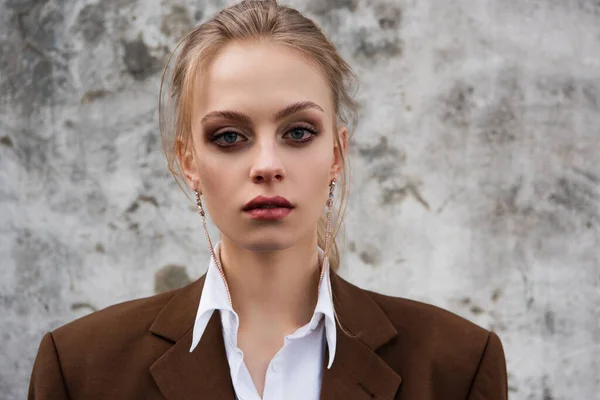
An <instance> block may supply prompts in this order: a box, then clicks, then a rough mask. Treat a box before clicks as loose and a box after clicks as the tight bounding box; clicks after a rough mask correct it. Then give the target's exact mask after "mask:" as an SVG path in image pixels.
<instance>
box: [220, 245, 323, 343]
mask: <svg viewBox="0 0 600 400" xmlns="http://www.w3.org/2000/svg"><path fill="white" fill-rule="evenodd" d="M220 258H221V264H222V266H223V270H224V272H225V276H226V279H227V284H228V285H229V290H230V293H231V300H232V303H233V308H234V310H235V311H236V313H237V314H238V316H239V318H240V326H242V325H244V326H246V327H252V326H254V325H255V324H257V325H262V326H271V327H272V328H274V329H276V330H279V331H285V332H288V333H291V332H293V331H294V330H296V329H297V328H299V327H300V326H303V325H305V324H306V323H308V322H309V321H310V319H311V317H312V314H313V312H314V308H315V306H316V304H317V296H318V284H319V278H320V272H321V269H320V263H319V255H318V251H317V238H316V234H315V235H314V237H310V238H308V239H307V240H303V241H300V242H299V243H297V244H295V245H294V246H292V247H290V248H287V249H283V250H273V251H260V252H259V251H253V250H248V249H244V248H241V247H239V246H238V245H236V244H235V243H234V242H232V241H231V240H230V239H228V238H226V237H225V236H223V237H222V239H221V246H220ZM265 324H266V325H265Z"/></svg>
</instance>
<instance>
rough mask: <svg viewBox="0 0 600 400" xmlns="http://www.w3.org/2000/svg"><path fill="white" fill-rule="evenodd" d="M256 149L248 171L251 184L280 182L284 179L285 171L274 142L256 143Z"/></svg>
mask: <svg viewBox="0 0 600 400" xmlns="http://www.w3.org/2000/svg"><path fill="white" fill-rule="evenodd" d="M256 149H257V151H256V155H255V157H254V159H253V163H252V168H251V169H250V178H251V179H252V182H254V183H261V182H265V183H269V182H273V181H281V180H282V179H283V178H284V177H285V169H284V166H283V160H282V159H281V155H280V154H279V152H278V149H277V144H276V143H275V141H269V142H265V141H263V143H257V146H256Z"/></svg>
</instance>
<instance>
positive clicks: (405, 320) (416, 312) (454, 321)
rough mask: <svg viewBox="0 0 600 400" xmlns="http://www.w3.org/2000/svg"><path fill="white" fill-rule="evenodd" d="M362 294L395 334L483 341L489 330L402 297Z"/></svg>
mask: <svg viewBox="0 0 600 400" xmlns="http://www.w3.org/2000/svg"><path fill="white" fill-rule="evenodd" d="M365 292H366V293H367V294H368V295H369V296H370V297H371V298H372V299H373V300H374V301H375V303H376V304H377V305H378V306H379V308H381V310H382V311H383V312H384V313H385V314H386V316H387V317H388V319H389V320H390V321H391V322H392V324H393V325H394V327H395V328H396V329H397V330H398V331H399V333H404V334H409V333H411V332H413V334H416V335H419V336H422V335H426V336H440V335H441V336H444V337H448V338H451V337H454V336H456V335H460V336H461V337H462V338H463V339H465V338H466V337H473V338H479V339H481V340H486V338H487V336H488V334H489V331H488V330H486V329H484V328H482V327H480V326H478V325H476V324H475V323H473V322H471V321H469V320H467V319H466V318H463V317H461V316H459V315H457V314H455V313H453V312H451V311H448V310H445V309H443V308H440V307H437V306H434V305H432V304H427V303H423V302H420V301H416V300H410V299H406V298H402V297H393V296H387V295H383V294H380V293H376V292H373V291H369V290H365Z"/></svg>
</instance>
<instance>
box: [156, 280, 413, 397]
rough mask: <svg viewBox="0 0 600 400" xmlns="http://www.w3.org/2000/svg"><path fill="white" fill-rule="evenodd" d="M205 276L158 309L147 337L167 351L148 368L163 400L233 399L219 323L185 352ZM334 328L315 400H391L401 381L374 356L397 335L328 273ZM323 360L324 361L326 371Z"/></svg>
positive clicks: (363, 298) (357, 293)
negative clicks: (332, 350)
mask: <svg viewBox="0 0 600 400" xmlns="http://www.w3.org/2000/svg"><path fill="white" fill-rule="evenodd" d="M204 279H205V276H203V277H202V278H200V279H198V280H197V281H195V282H193V283H192V284H190V285H188V286H186V287H184V288H182V289H180V290H179V291H177V293H176V294H175V295H174V296H173V298H172V299H171V300H170V301H169V302H168V303H167V305H166V306H165V307H164V308H163V309H162V310H161V312H160V313H159V314H158V316H157V317H156V319H155V321H154V323H153V324H152V326H151V327H150V332H152V333H153V334H154V335H156V336H159V337H161V338H163V339H164V340H167V341H169V342H171V343H172V346H171V347H170V348H169V349H168V350H167V351H166V352H165V353H164V354H163V355H162V356H161V357H160V358H159V359H158V360H157V361H156V362H155V363H154V364H152V366H151V367H150V373H151V374H152V376H153V378H154V380H155V382H156V384H157V385H158V387H159V388H160V391H161V393H162V394H163V396H165V398H166V399H167V400H175V399H177V400H186V399H201V398H203V395H206V397H207V398H210V399H211V400H232V399H234V398H235V396H234V391H233V385H232V383H231V378H230V374H229V365H228V362H227V354H226V352H225V345H224V343H223V334H222V327H221V321H220V318H219V314H218V313H213V315H212V317H211V319H210V320H209V322H208V325H207V326H206V330H205V331H204V333H203V335H202V339H201V340H200V343H199V344H198V347H197V348H196V349H195V350H194V351H193V352H191V353H190V351H189V349H190V346H191V343H192V328H193V325H194V320H195V317H196V311H197V306H198V302H199V301H200V295H201V292H202V288H203V286H204ZM331 287H332V294H333V301H334V306H335V311H336V313H337V316H338V321H339V324H341V325H342V326H341V327H340V325H339V324H338V325H337V328H336V329H337V345H336V347H337V348H336V356H335V361H334V362H333V365H332V367H331V368H330V369H327V368H324V371H323V381H322V387H321V399H337V398H343V399H347V400H362V399H368V398H371V399H380V400H392V399H393V398H394V396H395V394H396V392H397V391H398V388H399V386H400V383H401V377H400V376H399V375H398V374H397V373H396V372H395V371H394V370H393V369H392V368H391V367H389V366H388V365H387V364H386V362H385V361H383V360H382V359H381V358H380V357H379V356H378V355H377V353H376V351H377V349H379V348H380V347H381V346H383V345H384V344H386V343H387V342H389V341H390V340H391V339H392V338H393V337H395V336H396V335H397V333H398V332H397V331H396V329H395V328H394V326H393V325H392V323H391V322H390V321H389V319H388V318H387V317H386V315H385V314H384V313H383V311H382V310H381V308H379V306H378V305H377V304H376V303H375V301H374V300H373V299H372V298H371V296H369V294H368V293H367V292H366V291H365V290H363V289H360V288H358V287H356V286H354V285H352V284H350V283H349V282H347V281H345V280H344V279H342V278H341V277H340V276H339V275H337V274H336V273H335V272H334V271H331ZM344 331H345V332H344ZM327 359H328V355H327V356H326V357H324V363H325V366H326V363H327V361H326V360H327Z"/></svg>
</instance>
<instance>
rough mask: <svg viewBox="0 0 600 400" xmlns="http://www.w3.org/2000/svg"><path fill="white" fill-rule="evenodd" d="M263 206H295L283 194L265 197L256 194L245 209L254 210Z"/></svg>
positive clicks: (290, 207)
mask: <svg viewBox="0 0 600 400" xmlns="http://www.w3.org/2000/svg"><path fill="white" fill-rule="evenodd" d="M261 206H276V207H277V208H287V209H292V208H294V206H293V205H292V203H290V202H289V201H288V200H287V199H286V198H284V197H281V196H275V197H265V196H256V197H255V198H253V199H252V200H250V201H249V202H248V203H246V205H245V206H244V208H243V209H242V210H243V211H253V210H255V209H258V208H259V207H261Z"/></svg>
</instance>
